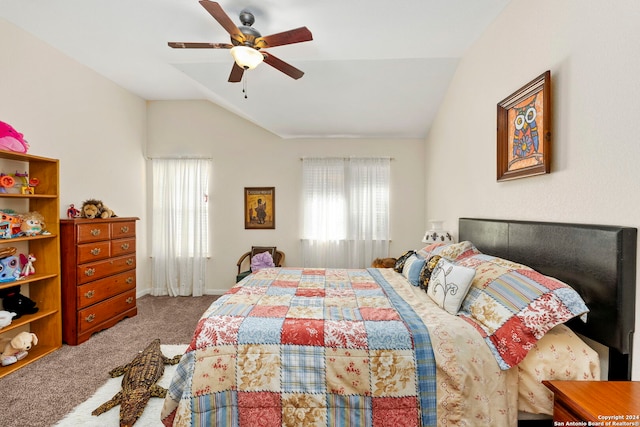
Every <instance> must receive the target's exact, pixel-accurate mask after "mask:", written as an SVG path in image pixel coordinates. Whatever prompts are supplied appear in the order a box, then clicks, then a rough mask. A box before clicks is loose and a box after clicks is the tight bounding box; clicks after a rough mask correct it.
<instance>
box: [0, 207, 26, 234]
mask: <svg viewBox="0 0 640 427" xmlns="http://www.w3.org/2000/svg"><path fill="white" fill-rule="evenodd" d="M21 225H22V219H21V218H20V216H19V215H18V214H16V213H14V212H13V211H11V210H8V209H7V210H4V211H0V237H2V238H3V239H10V238H12V237H17V236H19V235H20V226H21Z"/></svg>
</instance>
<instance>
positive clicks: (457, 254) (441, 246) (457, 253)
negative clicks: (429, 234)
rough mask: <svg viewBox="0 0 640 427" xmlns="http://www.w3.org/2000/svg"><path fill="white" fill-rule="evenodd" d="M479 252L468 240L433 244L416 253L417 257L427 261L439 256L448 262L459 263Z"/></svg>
mask: <svg viewBox="0 0 640 427" xmlns="http://www.w3.org/2000/svg"><path fill="white" fill-rule="evenodd" d="M479 253H480V251H479V250H478V249H477V248H476V247H475V246H474V244H473V243H471V242H470V241H468V240H465V241H462V242H459V243H449V244H446V243H434V244H432V245H429V246H426V247H424V248H422V249H420V250H419V251H418V255H420V256H421V257H423V258H424V259H429V258H430V257H432V256H433V255H440V256H441V257H443V258H446V259H448V260H449V261H456V262H457V261H459V260H461V259H462V258H466V257H468V256H471V255H477V254H479Z"/></svg>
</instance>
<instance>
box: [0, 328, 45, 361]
mask: <svg viewBox="0 0 640 427" xmlns="http://www.w3.org/2000/svg"><path fill="white" fill-rule="evenodd" d="M2 344H3V345H4V350H3V351H2V356H0V361H1V363H2V366H7V365H12V364H14V363H16V362H17V361H18V360H22V359H24V358H25V357H27V352H28V351H29V350H31V347H33V346H34V345H36V344H38V337H37V336H36V334H34V333H30V332H20V333H19V334H18V335H16V336H15V337H13V338H12V339H11V340H9V339H8V338H5V339H3V340H2Z"/></svg>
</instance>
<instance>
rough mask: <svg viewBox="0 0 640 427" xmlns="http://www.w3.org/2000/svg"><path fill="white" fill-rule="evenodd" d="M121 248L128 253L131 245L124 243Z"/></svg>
mask: <svg viewBox="0 0 640 427" xmlns="http://www.w3.org/2000/svg"><path fill="white" fill-rule="evenodd" d="M120 248H121V249H123V250H125V251H126V250H127V249H129V244H128V243H123V244H122V245H121V246H120Z"/></svg>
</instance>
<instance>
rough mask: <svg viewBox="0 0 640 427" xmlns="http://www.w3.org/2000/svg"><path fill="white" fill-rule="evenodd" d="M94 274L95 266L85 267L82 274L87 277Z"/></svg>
mask: <svg viewBox="0 0 640 427" xmlns="http://www.w3.org/2000/svg"><path fill="white" fill-rule="evenodd" d="M94 274H96V269H95V268H87V269H86V270H85V271H84V275H85V276H89V277H91V276H93V275H94Z"/></svg>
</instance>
